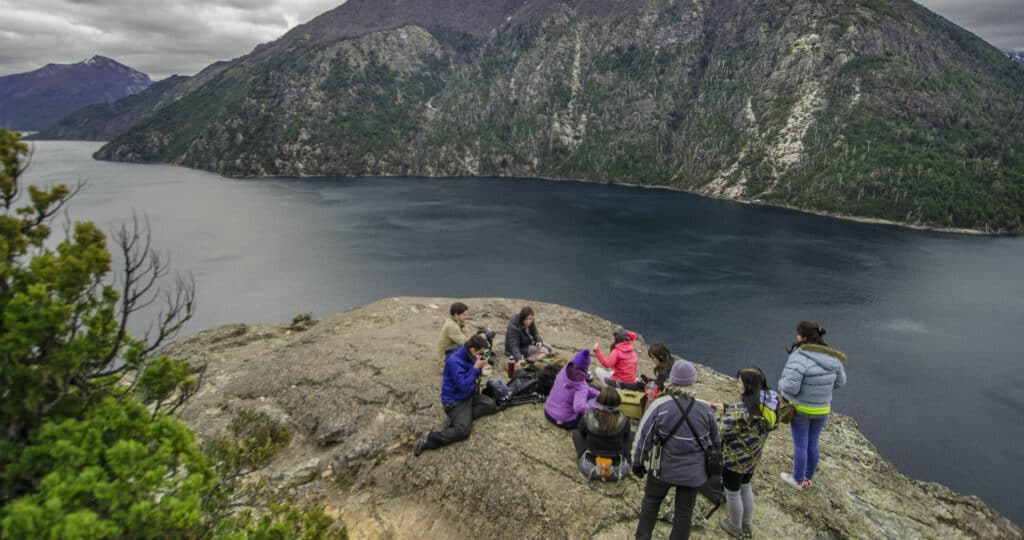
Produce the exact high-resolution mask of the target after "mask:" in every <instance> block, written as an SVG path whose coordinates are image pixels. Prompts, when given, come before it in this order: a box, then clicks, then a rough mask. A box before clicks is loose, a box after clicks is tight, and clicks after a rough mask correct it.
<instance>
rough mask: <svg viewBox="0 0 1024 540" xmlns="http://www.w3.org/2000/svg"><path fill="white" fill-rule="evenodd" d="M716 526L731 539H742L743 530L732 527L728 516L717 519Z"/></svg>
mask: <svg viewBox="0 0 1024 540" xmlns="http://www.w3.org/2000/svg"><path fill="white" fill-rule="evenodd" d="M718 526H719V527H721V528H722V530H724V531H725V532H727V533H729V536H731V537H733V538H743V529H742V528H741V527H737V526H735V525H733V524H732V522H731V521H729V517H728V516H722V517H720V518H718Z"/></svg>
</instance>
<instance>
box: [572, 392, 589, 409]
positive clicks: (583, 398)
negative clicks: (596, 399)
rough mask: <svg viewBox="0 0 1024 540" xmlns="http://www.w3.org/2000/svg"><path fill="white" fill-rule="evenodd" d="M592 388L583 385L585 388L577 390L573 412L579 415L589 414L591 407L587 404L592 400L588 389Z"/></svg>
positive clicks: (573, 402) (573, 401)
mask: <svg viewBox="0 0 1024 540" xmlns="http://www.w3.org/2000/svg"><path fill="white" fill-rule="evenodd" d="M589 388H590V386H588V385H583V388H577V389H576V391H575V392H573V395H572V411H573V412H574V413H576V414H577V415H580V414H583V413H585V412H587V409H589V408H590V405H589V404H588V403H587V402H588V401H589V400H590V392H589V391H588V389H589Z"/></svg>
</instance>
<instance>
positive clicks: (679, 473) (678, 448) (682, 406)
mask: <svg viewBox="0 0 1024 540" xmlns="http://www.w3.org/2000/svg"><path fill="white" fill-rule="evenodd" d="M696 382H697V370H696V368H694V367H693V364H691V363H689V362H687V361H686V360H677V361H676V362H675V363H674V364H673V365H672V372H671V373H670V374H669V377H668V384H666V385H665V393H664V394H662V395H661V397H659V398H658V399H656V400H654V403H651V404H650V406H648V407H647V410H646V411H644V416H643V418H641V419H640V426H639V427H638V428H637V435H636V440H635V441H634V442H633V452H632V456H631V458H630V463H632V464H633V473H634V474H636V475H637V476H639V477H643V476H644V475H646V476H647V483H646V485H645V486H644V498H643V501H642V502H641V503H640V520H639V522H638V523H637V526H636V538H637V539H638V540H649V539H650V538H651V534H652V533H653V532H654V524H655V523H656V522H657V521H658V509H659V508H660V507H661V503H662V501H664V500H665V496H666V495H668V491H669V489H671V488H673V487H675V489H676V499H675V513H674V515H673V517H672V532H671V534H670V536H669V538H689V537H690V520H691V519H692V518H693V507H694V504H695V503H696V501H697V491H698V489H699V488H700V487H701V486H703V485H704V484H705V483H706V482H707V481H708V473H707V468H706V466H705V461H704V460H705V457H704V456H705V453H704V449H705V448H707V449H710V448H711V446H712V445H715V446H718V445H719V444H721V438H720V437H719V435H718V424H716V423H715V417H714V414H713V412H712V409H711V405H709V404H708V403H707V402H705V401H701V400H699V399H697V398H696V397H695V396H694V395H693V394H692V393H691V390H692V389H691V388H690V387H691V386H693V384H695V383H696ZM684 417H685V418H686V419H688V420H689V422H687V421H685V420H684ZM691 425H692V428H691ZM698 440H699V442H698ZM655 441H662V442H661V443H660V445H658V446H660V448H661V452H660V459H659V460H657V461H658V463H657V464H656V463H653V462H652V463H651V471H650V474H647V470H646V469H645V468H644V461H646V460H647V458H648V457H649V456H650V455H651V450H652V448H654V446H655ZM702 445H703V448H702ZM652 461H653V458H652Z"/></svg>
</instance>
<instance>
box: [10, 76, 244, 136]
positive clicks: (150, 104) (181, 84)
mask: <svg viewBox="0 0 1024 540" xmlns="http://www.w3.org/2000/svg"><path fill="white" fill-rule="evenodd" d="M231 65H232V64H231V62H217V63H215V64H211V65H210V66H208V67H207V68H206V69H204V70H203V71H201V72H199V73H198V74H196V75H195V76H192V77H187V76H182V75H172V76H170V77H168V78H166V79H164V80H162V81H159V82H156V83H153V84H152V85H150V86H149V87H148V88H146V89H145V90H143V91H141V92H139V93H138V94H133V95H131V96H128V97H126V98H123V99H121V100H118V101H116V102H114V103H97V104H95V105H89V106H86V107H84V108H82V109H79V110H77V111H75V112H73V113H71V114H69V115H67V116H65V117H64V118H61V119H60V120H58V121H57V122H56V123H54V124H52V125H50V126H49V127H47V128H45V129H42V130H40V131H39V132H38V133H35V134H33V135H31V136H30V137H26V138H27V139H30V140H85V141H108V140H110V139H112V138H114V137H115V136H117V135H120V134H121V133H124V132H125V131H127V130H128V129H129V128H131V127H132V126H133V125H135V124H136V123H138V122H139V121H140V120H142V119H144V118H147V117H148V116H149V115H151V114H153V113H154V112H156V111H158V110H160V109H162V108H164V107H166V106H168V105H170V104H171V103H174V102H175V101H177V100H179V99H181V98H183V97H185V96H187V95H188V94H189V93H191V92H192V91H193V90H195V89H196V88H198V87H200V86H202V84H203V83H205V82H206V81H208V80H209V79H210V78H211V77H213V76H214V75H216V74H218V73H220V72H221V71H223V70H224V69H226V68H228V67H229V66H231Z"/></svg>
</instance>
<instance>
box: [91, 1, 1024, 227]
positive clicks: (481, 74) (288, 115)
mask: <svg viewBox="0 0 1024 540" xmlns="http://www.w3.org/2000/svg"><path fill="white" fill-rule="evenodd" d="M479 4H486V5H479ZM1022 94H1024V70H1020V69H1018V68H1017V66H1015V65H1014V64H1013V62H1011V61H1010V60H1009V59H1008V58H1007V57H1006V56H1005V55H1003V54H1002V53H1001V52H1000V51H999V50H997V49H995V48H993V47H992V46H990V45H988V44H987V43H985V42H984V41H982V40H981V39H979V38H977V37H976V36H974V35H972V34H970V33H968V32H966V31H964V30H963V29H961V28H959V27H957V26H956V25H954V24H952V23H950V22H949V21H947V20H945V19H943V18H942V17H940V16H938V15H936V14H934V13H932V12H931V11H928V10H927V9H925V8H923V7H921V6H920V5H918V4H917V3H916V2H913V1H911V0H893V1H885V2H882V1H879V0H826V1H817V0H790V1H787V2H778V1H774V0H720V1H716V2H694V3H688V2H686V3H684V2H678V1H675V0H639V1H638V0H586V1H584V0H529V1H525V2H524V1H522V0H516V1H507V2H487V3H484V2H473V1H471V0H387V1H386V2H374V1H371V0H350V1H349V2H346V3H345V4H343V5H341V6H340V7H338V8H336V9H334V10H332V11H329V12H327V13H325V14H323V15H321V16H319V17H317V18H316V19H314V20H312V21H310V22H309V23H307V24H305V25H302V26H299V27H296V28H295V29H293V30H292V31H290V32H288V33H287V34H285V35H284V36H282V37H281V38H280V39H278V40H277V41H275V42H272V43H269V44H266V45H263V46H260V47H257V48H256V49H255V50H254V51H253V52H252V53H251V54H250V55H248V56H246V57H243V58H241V59H239V60H238V61H237V63H236V64H235V65H233V66H232V67H230V68H228V69H226V70H224V71H223V72H221V73H219V74H218V75H216V76H215V77H213V78H211V79H210V81H209V82H207V83H206V84H204V85H202V86H201V87H200V88H198V89H196V91H195V92H193V93H192V94H190V95H189V96H187V97H185V98H183V99H181V100H179V101H177V102H175V103H174V104H172V105H169V106H167V107H165V108H163V109H161V110H160V111H158V112H157V113H156V114H154V115H152V116H151V117H150V118H148V119H146V120H144V121H142V122H140V123H139V124H138V125H137V126H135V127H134V128H132V129H131V130H130V131H128V132H127V133H125V134H124V135H122V136H120V137H117V138H116V139H114V140H112V141H111V142H110V143H109V144H107V145H106V146H104V147H103V148H102V149H100V151H99V152H97V157H98V158H100V159H114V160H125V161H138V162H168V163H176V164H181V165H186V166H189V167H196V168H202V169H207V170H211V171H216V172H219V173H222V174H225V175H231V176H260V175H293V176H302V175H426V176H461V175H482V176H492V175H493V176H512V177H562V178H579V179H587V180H594V181H612V182H629V183H639V184H647V185H659V186H668V187H673V188H679V189H684V190H687V191H691V192H695V193H701V194H706V195H711V196H717V197H727V198H732V199H738V200H745V201H757V202H764V203H768V204H776V205H783V206H790V207H796V208H801V209H805V210H811V211H819V212H826V213H830V214H837V215H847V216H858V217H870V218H881V219H887V220H894V221H898V222H902V223H909V224H918V225H927V226H934V227H957V228H973V229H982V230H986V231H1015V230H1020V229H1021V227H1022V221H1024V152H1022V150H1021V148H1019V144H1017V143H1016V141H1020V140H1024V105H1022V104H1024V99H1021V97H1022Z"/></svg>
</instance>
